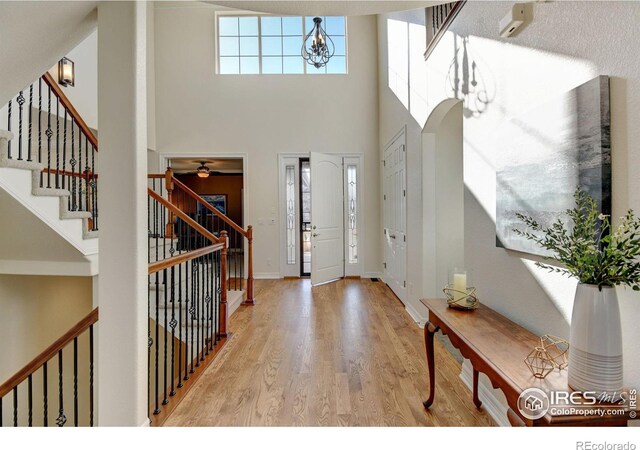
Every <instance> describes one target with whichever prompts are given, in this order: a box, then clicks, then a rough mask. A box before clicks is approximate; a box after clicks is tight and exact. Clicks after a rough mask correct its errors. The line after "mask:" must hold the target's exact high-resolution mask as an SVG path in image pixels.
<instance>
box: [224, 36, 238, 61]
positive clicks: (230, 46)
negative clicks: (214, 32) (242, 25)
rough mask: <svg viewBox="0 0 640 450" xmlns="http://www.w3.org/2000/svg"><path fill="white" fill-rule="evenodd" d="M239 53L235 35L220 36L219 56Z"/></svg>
mask: <svg viewBox="0 0 640 450" xmlns="http://www.w3.org/2000/svg"><path fill="white" fill-rule="evenodd" d="M238 55H240V45H239V42H238V38H237V37H221V38H220V56H238Z"/></svg>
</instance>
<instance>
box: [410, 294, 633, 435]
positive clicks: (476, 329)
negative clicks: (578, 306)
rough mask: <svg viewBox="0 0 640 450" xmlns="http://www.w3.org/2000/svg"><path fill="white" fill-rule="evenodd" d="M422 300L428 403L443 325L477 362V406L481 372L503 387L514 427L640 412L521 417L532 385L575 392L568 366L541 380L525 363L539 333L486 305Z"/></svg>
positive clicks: (623, 417) (598, 420) (618, 419)
mask: <svg viewBox="0 0 640 450" xmlns="http://www.w3.org/2000/svg"><path fill="white" fill-rule="evenodd" d="M421 302H422V304H423V305H424V306H426V307H427V309H428V310H429V321H428V322H427V324H426V325H425V327H424V337H425V345H426V351H427V365H428V368H429V387H430V391H429V398H428V399H427V400H426V401H425V402H424V407H425V408H427V409H428V408H429V407H430V406H431V404H432V403H433V400H434V396H435V365H434V361H435V355H434V347H433V344H434V334H435V333H436V332H437V331H438V330H441V331H442V332H443V333H444V334H445V335H447V336H448V337H449V339H450V340H451V343H452V344H453V346H454V347H456V348H458V349H459V350H460V352H461V353H462V356H464V357H465V358H467V359H468V360H469V361H470V362H471V365H472V366H473V402H474V404H475V405H476V407H477V408H480V406H481V402H480V399H479V398H478V375H479V373H480V372H482V373H484V374H485V375H486V376H487V377H488V378H489V380H490V381H491V384H492V385H493V387H494V388H499V389H500V390H502V392H503V393H504V395H505V396H506V398H507V403H508V404H509V409H508V411H507V416H508V418H509V422H510V423H511V425H513V426H541V425H580V426H587V425H589V426H593V425H604V426H626V424H627V420H629V419H630V418H631V417H633V416H635V414H636V412H635V411H634V413H631V412H630V410H626V411H625V412H624V414H618V415H603V416H594V415H588V416H585V415H581V414H578V413H573V414H569V413H564V412H561V413H557V412H556V414H552V412H551V410H550V411H549V412H547V414H546V415H545V416H543V417H542V418H540V419H536V420H530V419H528V418H526V417H524V416H522V415H521V413H520V412H519V410H518V397H519V396H520V394H521V393H522V392H523V391H524V390H525V389H527V388H530V387H536V388H540V389H542V390H543V391H545V392H547V393H548V392H551V391H565V392H566V391H568V392H571V391H570V389H569V387H568V384H567V371H566V370H557V369H556V370H554V371H553V372H552V373H550V374H549V375H548V376H547V377H546V378H544V379H538V378H535V377H534V376H533V375H532V374H531V372H530V371H529V369H528V367H527V366H526V365H525V363H524V359H525V358H526V357H527V355H528V354H529V353H530V352H531V351H532V350H533V348H534V347H535V346H536V345H538V346H539V345H540V344H539V343H540V339H539V337H538V336H536V335H534V334H533V333H531V332H530V331H528V330H526V329H525V328H523V327H521V326H519V325H517V324H515V323H514V322H512V321H510V320H509V319H507V318H506V317H504V316H502V315H500V314H498V313H497V312H495V311H493V310H492V309H491V308H489V307H487V306H484V305H482V304H481V305H480V307H479V308H478V309H477V310H475V311H463V310H459V309H453V308H449V307H448V305H447V302H446V300H444V299H427V300H421ZM597 407H598V408H604V409H605V410H611V411H613V410H616V411H619V410H620V409H619V408H617V407H612V406H611V405H606V404H604V405H603V404H599V405H597ZM580 408H582V409H586V408H587V407H586V406H585V407H580ZM589 408H591V409H593V408H594V407H593V406H591V407H589ZM634 409H636V408H634ZM630 414H631V416H630Z"/></svg>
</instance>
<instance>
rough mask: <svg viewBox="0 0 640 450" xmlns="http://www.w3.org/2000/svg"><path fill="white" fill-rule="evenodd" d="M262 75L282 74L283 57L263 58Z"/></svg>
mask: <svg viewBox="0 0 640 450" xmlns="http://www.w3.org/2000/svg"><path fill="white" fill-rule="evenodd" d="M262 73H282V57H281V56H265V57H263V58H262Z"/></svg>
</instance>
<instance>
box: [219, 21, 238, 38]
mask: <svg viewBox="0 0 640 450" xmlns="http://www.w3.org/2000/svg"><path fill="white" fill-rule="evenodd" d="M218 35H219V36H237V35H238V18H237V17H220V20H218Z"/></svg>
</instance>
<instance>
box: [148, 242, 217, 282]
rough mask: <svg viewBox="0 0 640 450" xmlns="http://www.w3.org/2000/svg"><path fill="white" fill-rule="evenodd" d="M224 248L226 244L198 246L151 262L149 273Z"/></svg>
mask: <svg viewBox="0 0 640 450" xmlns="http://www.w3.org/2000/svg"><path fill="white" fill-rule="evenodd" d="M223 248H224V244H223V243H220V244H213V245H209V246H207V247H202V248H198V249H196V250H191V251H190V252H187V253H182V254H180V255H176V256H172V257H170V258H167V259H163V260H161V261H156V262H153V263H149V275H151V274H152V273H156V272H160V271H161V270H164V269H168V268H169V267H173V266H177V265H178V264H182V263H183V262H187V261H191V260H192V259H196V258H198V257H200V256H204V255H208V254H209V253H213V252H215V251H218V250H222V249H223Z"/></svg>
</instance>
